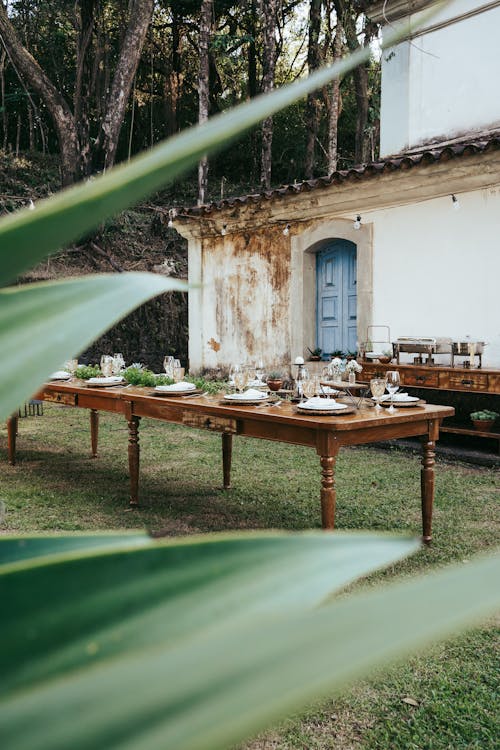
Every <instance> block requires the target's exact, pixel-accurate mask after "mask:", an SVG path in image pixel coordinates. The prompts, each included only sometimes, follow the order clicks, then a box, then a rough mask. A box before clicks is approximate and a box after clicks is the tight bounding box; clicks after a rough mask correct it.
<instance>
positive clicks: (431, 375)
mask: <svg viewBox="0 0 500 750" xmlns="http://www.w3.org/2000/svg"><path fill="white" fill-rule="evenodd" d="M400 372H401V371H400ZM401 374H402V378H401V379H402V381H403V385H417V386H420V387H422V388H437V387H438V385H439V373H438V372H422V371H418V370H417V371H416V372H408V371H407V370H405V371H404V372H403V373H401Z"/></svg>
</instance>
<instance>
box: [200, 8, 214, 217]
mask: <svg viewBox="0 0 500 750" xmlns="http://www.w3.org/2000/svg"><path fill="white" fill-rule="evenodd" d="M212 11H213V0H202V2H201V11H200V40H199V52H200V65H199V73H198V122H200V123H202V122H206V121H207V120H208V107H209V101H210V58H209V47H210V35H211V28H212ZM207 186H208V159H207V157H206V156H203V157H202V158H201V159H200V163H199V165H198V204H199V205H201V204H202V203H205V196H206V193H207Z"/></svg>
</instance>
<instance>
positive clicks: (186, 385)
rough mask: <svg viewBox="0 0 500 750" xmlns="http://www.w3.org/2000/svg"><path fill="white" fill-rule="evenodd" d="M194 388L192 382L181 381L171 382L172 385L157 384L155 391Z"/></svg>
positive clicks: (191, 389)
mask: <svg viewBox="0 0 500 750" xmlns="http://www.w3.org/2000/svg"><path fill="white" fill-rule="evenodd" d="M194 390H196V386H195V384H194V383H186V382H184V381H182V382H181V383H172V385H157V386H156V388H155V391H167V392H168V391H172V392H177V391H194Z"/></svg>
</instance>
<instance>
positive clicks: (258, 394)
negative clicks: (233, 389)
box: [224, 388, 269, 404]
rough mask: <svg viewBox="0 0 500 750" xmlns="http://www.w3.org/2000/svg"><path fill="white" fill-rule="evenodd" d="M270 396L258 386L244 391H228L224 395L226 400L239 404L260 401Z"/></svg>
mask: <svg viewBox="0 0 500 750" xmlns="http://www.w3.org/2000/svg"><path fill="white" fill-rule="evenodd" d="M268 398H269V396H268V395H267V393H264V392H263V391H258V390H257V389H256V388H248V390H246V391H244V392H243V393H228V394H226V395H225V396H224V401H228V402H230V403H237V404H255V403H258V402H260V401H267V399H268Z"/></svg>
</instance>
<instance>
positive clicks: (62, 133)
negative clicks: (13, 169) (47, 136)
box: [0, 2, 79, 185]
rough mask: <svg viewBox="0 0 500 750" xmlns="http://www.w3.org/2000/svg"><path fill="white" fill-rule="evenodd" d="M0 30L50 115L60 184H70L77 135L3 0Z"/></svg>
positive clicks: (74, 170)
mask: <svg viewBox="0 0 500 750" xmlns="http://www.w3.org/2000/svg"><path fill="white" fill-rule="evenodd" d="M0 33H1V34H2V39H3V43H4V45H5V47H6V49H7V52H8V55H9V57H10V59H11V60H12V61H13V63H14V65H15V66H16V68H17V70H18V72H19V74H20V75H21V76H23V78H24V79H26V81H28V82H29V85H30V86H31V87H32V88H33V89H34V90H35V91H36V92H37V93H38V94H39V96H41V98H42V99H43V101H44V103H45V106H46V107H47V110H48V112H49V114H50V116H51V117H52V120H53V122H54V126H55V129H56V132H57V137H58V141H59V148H60V152H61V176H62V183H63V185H70V184H71V183H72V182H74V181H75V179H76V178H77V176H78V164H79V147H78V137H77V132H76V128H75V122H74V119H73V115H72V113H71V111H70V108H69V106H68V104H67V102H66V101H65V99H64V98H63V97H62V96H61V94H60V93H59V91H58V90H57V89H56V87H55V86H54V85H53V83H52V82H51V81H50V80H49V78H48V77H47V76H46V75H45V73H44V71H43V70H42V68H41V67H40V66H39V64H38V63H37V61H36V60H35V58H34V57H33V56H32V55H31V54H30V53H29V52H28V50H27V49H26V48H25V47H24V46H23V45H22V43H21V42H20V40H19V38H18V36H17V34H16V32H15V30H14V27H13V26H12V24H11V23H10V21H9V19H8V17H7V11H6V8H5V6H4V4H3V2H0Z"/></svg>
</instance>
